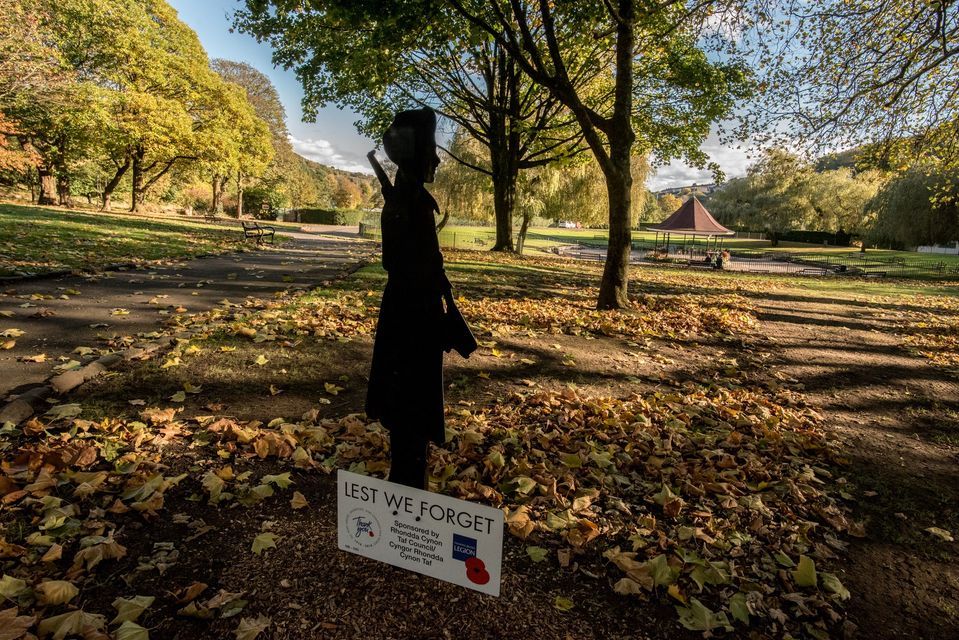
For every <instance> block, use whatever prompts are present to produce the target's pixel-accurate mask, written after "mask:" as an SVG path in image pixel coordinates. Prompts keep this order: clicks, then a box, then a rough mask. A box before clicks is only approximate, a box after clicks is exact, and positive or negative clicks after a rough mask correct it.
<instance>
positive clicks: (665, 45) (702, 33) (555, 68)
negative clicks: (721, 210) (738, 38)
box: [447, 0, 749, 309]
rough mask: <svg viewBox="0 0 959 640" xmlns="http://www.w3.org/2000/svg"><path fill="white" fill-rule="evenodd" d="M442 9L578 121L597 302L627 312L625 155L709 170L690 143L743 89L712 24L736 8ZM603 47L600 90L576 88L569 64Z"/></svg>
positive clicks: (622, 4)
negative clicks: (602, 258) (595, 212)
mask: <svg viewBox="0 0 959 640" xmlns="http://www.w3.org/2000/svg"><path fill="white" fill-rule="evenodd" d="M447 2H448V4H449V5H451V6H452V7H454V9H455V10H456V11H457V13H458V14H459V15H461V16H462V17H463V18H464V19H466V20H467V21H468V22H469V23H470V24H471V25H473V26H474V27H475V28H477V29H481V30H482V31H484V32H485V33H487V34H488V35H489V36H490V37H492V38H494V39H495V40H496V41H497V42H498V43H499V44H500V45H501V46H503V47H504V48H505V49H506V50H507V52H508V53H509V55H510V57H511V58H512V59H513V60H515V61H516V63H517V64H518V65H519V67H520V68H521V69H522V70H523V72H524V73H526V74H527V75H528V76H529V78H530V79H531V80H532V81H533V82H535V83H537V84H539V85H541V86H543V87H545V88H547V89H548V90H549V91H550V93H551V95H553V96H554V97H555V98H556V99H557V100H559V101H560V102H562V103H563V105H565V106H566V107H567V108H568V109H569V111H570V112H571V113H572V114H573V116H575V118H576V121H577V123H578V124H579V126H580V128H581V130H582V133H583V137H584V140H585V142H586V143H587V144H588V145H589V148H590V150H591V151H592V153H593V155H594V156H595V158H596V161H597V162H598V164H599V166H600V168H601V169H602V171H603V175H604V177H605V182H606V191H607V198H608V205H609V246H608V248H607V254H606V255H607V257H606V264H605V268H604V271H603V278H602V282H601V284H600V291H599V298H598V300H597V307H598V308H600V309H614V308H621V307H625V306H627V305H628V304H629V299H628V282H629V277H628V266H629V256H630V252H631V246H632V237H631V231H630V224H629V221H630V211H631V203H630V200H631V192H632V186H633V179H632V172H631V162H632V158H633V156H634V155H639V156H643V157H646V156H653V157H654V158H655V159H657V160H659V161H665V160H668V159H671V158H677V157H682V158H685V159H686V160H687V161H688V162H690V163H691V164H693V165H695V166H698V167H703V166H705V165H706V164H707V158H706V157H705V155H704V154H703V152H702V151H701V150H700V148H699V145H700V143H701V142H702V141H703V140H704V139H705V137H706V135H707V134H708V133H709V129H710V124H711V123H713V122H714V121H716V120H719V119H721V118H724V117H727V116H729V115H730V113H731V112H732V109H733V107H734V106H735V104H736V101H737V100H738V99H742V98H745V97H746V96H747V95H748V94H749V82H748V81H747V80H748V77H747V72H746V69H745V66H744V64H742V63H741V62H739V61H738V60H736V59H735V58H734V57H733V56H732V55H731V54H732V53H734V51H735V39H734V38H726V37H723V33H722V31H721V30H720V29H718V28H717V27H721V26H722V25H723V24H724V19H725V18H726V16H725V15H723V14H722V11H724V10H726V9H727V8H728V9H737V8H738V7H729V6H728V5H730V3H726V2H720V1H718V0H714V1H710V0H701V1H698V2H683V1H679V0H666V1H664V2H654V3H646V2H640V1H639V0H605V1H604V2H601V3H600V2H595V3H584V2H579V1H577V0H528V1H524V0H447ZM741 15H742V14H735V16H737V17H738V16H741ZM730 19H732V18H730ZM708 49H712V51H708ZM610 52H612V56H611V59H610V62H609V65H608V69H609V77H608V80H607V86H608V91H606V92H596V91H592V90H591V91H588V92H584V91H582V89H581V88H580V87H577V85H576V83H575V78H576V76H575V74H574V73H572V69H573V68H575V67H574V65H573V63H575V64H576V65H577V66H578V65H582V64H584V63H583V60H584V56H585V57H586V58H587V59H588V58H590V57H592V58H594V59H603V60H605V59H606V58H607V57H609V55H610ZM710 54H711V55H710ZM726 57H728V58H729V61H728V62H724V61H723V60H725V59H726ZM713 168H714V170H718V167H716V166H713Z"/></svg>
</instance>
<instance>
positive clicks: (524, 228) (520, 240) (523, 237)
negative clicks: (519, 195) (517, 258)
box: [516, 211, 532, 255]
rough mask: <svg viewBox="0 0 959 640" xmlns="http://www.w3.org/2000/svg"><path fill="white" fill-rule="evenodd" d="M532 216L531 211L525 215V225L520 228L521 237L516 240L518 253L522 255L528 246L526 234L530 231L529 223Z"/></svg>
mask: <svg viewBox="0 0 959 640" xmlns="http://www.w3.org/2000/svg"><path fill="white" fill-rule="evenodd" d="M531 219H532V216H531V215H530V214H529V211H525V212H524V213H523V223H522V224H521V225H520V226H519V236H518V237H517V238H516V253H518V254H520V255H522V253H523V248H524V247H525V246H526V232H527V231H528V230H529V221H530V220H531Z"/></svg>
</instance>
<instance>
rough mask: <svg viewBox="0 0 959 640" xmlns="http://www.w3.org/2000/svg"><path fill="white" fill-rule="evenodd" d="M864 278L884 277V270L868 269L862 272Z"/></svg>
mask: <svg viewBox="0 0 959 640" xmlns="http://www.w3.org/2000/svg"><path fill="white" fill-rule="evenodd" d="M863 275H864V276H865V277H866V278H885V277H886V272H885V271H868V272H866V273H864V274H863Z"/></svg>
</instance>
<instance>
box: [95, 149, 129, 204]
mask: <svg viewBox="0 0 959 640" xmlns="http://www.w3.org/2000/svg"><path fill="white" fill-rule="evenodd" d="M129 168H130V156H126V157H125V158H124V159H123V164H121V165H120V166H118V167H117V170H116V173H114V174H113V177H112V178H110V181H109V182H107V184H106V186H104V187H103V195H102V200H101V203H100V210H101V211H109V210H110V200H111V198H112V197H113V192H114V190H115V189H116V188H117V185H119V184H120V180H122V179H123V176H124V175H126V172H127V170H128V169H129Z"/></svg>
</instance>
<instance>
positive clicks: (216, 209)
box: [211, 175, 226, 215]
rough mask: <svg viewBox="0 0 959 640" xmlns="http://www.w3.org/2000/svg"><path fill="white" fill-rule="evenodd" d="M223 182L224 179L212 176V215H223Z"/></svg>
mask: <svg viewBox="0 0 959 640" xmlns="http://www.w3.org/2000/svg"><path fill="white" fill-rule="evenodd" d="M225 182H226V178H224V177H221V176H219V175H214V176H213V203H212V204H211V206H212V208H213V213H216V214H218V215H223V184H224V183H225Z"/></svg>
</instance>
